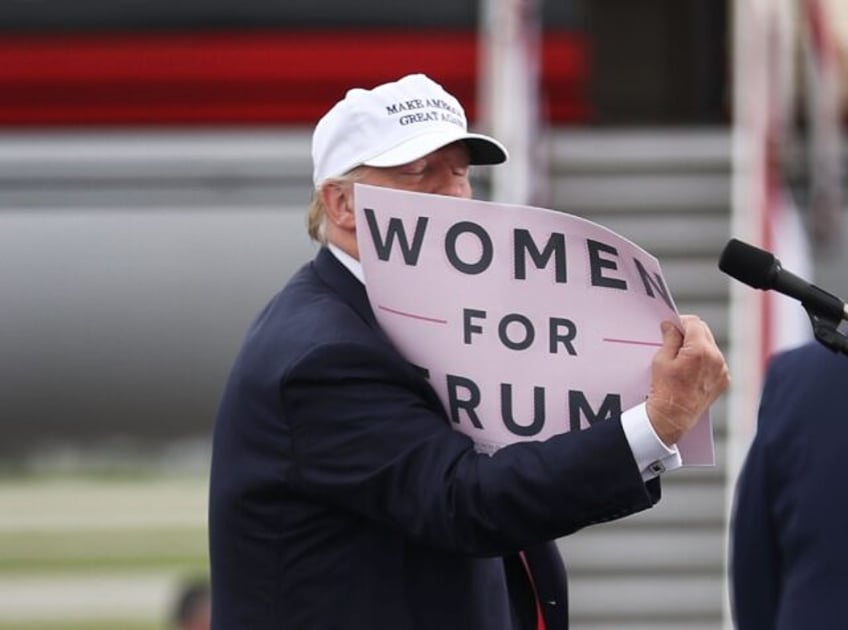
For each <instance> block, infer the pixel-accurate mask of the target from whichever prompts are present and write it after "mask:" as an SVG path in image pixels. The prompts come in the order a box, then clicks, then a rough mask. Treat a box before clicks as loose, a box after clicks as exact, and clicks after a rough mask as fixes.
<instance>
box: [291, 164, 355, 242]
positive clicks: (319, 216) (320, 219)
mask: <svg viewBox="0 0 848 630" xmlns="http://www.w3.org/2000/svg"><path fill="white" fill-rule="evenodd" d="M364 175H365V169H364V167H362V166H357V167H354V168H353V169H351V170H350V171H348V172H347V173H345V174H344V175H340V176H339V177H328V178H327V179H325V180H324V181H323V182H321V183H320V184H319V185H318V186H316V188H315V190H314V191H313V193H312V201H311V202H310V204H309V210H308V211H307V213H306V231H307V232H308V233H309V238H311V239H312V240H313V241H316V242H318V243H321V244H322V245H326V244H327V209H326V208H325V207H324V199H323V198H322V195H321V191H322V189H323V188H324V186H327V185H337V184H352V183H353V182H358V181H360V180H361V179H362V177H363V176H364Z"/></svg>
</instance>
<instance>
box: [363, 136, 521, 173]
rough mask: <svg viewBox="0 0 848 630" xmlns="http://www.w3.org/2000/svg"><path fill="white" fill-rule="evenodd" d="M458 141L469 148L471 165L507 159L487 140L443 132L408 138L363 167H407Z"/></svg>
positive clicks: (501, 149)
mask: <svg viewBox="0 0 848 630" xmlns="http://www.w3.org/2000/svg"><path fill="white" fill-rule="evenodd" d="M458 141H462V142H465V144H466V145H467V146H468V155H469V161H470V163H471V164H481V165H482V164H502V163H504V162H506V161H507V159H508V158H509V154H508V153H507V151H506V147H504V146H503V145H502V144H501V143H500V142H498V141H497V140H495V139H494V138H490V137H489V136H484V135H482V134H478V133H445V132H444V131H438V132H430V133H425V134H421V135H418V136H415V137H414V138H410V139H408V140H406V141H405V142H403V143H401V144H399V145H398V146H396V147H392V148H391V149H389V150H388V151H383V152H382V153H380V154H379V155H376V156H374V157H372V158H370V159H368V160H365V161H364V162H363V164H365V165H366V166H377V167H389V166H400V165H401V164H409V163H410V162H414V161H415V160H418V159H420V158H422V157H424V156H425V155H428V154H429V153H432V152H433V151H437V150H439V149H441V148H442V147H446V146H447V145H449V144H453V143H454V142H458Z"/></svg>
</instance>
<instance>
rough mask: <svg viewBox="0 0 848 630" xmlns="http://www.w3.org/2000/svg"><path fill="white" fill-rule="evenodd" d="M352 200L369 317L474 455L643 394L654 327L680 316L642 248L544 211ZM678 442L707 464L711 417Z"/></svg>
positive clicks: (367, 197) (460, 202)
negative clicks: (418, 373) (423, 379)
mask: <svg viewBox="0 0 848 630" xmlns="http://www.w3.org/2000/svg"><path fill="white" fill-rule="evenodd" d="M354 197H355V200H356V225H357V239H358V244H359V255H360V260H361V262H362V268H363V273H364V275H365V280H366V287H367V290H368V297H369V300H370V302H371V306H372V308H373V309H374V313H375V314H376V316H377V320H378V321H379V323H380V326H381V327H382V328H383V330H384V331H385V332H386V334H387V335H388V337H389V338H390V339H391V340H392V343H394V344H395V346H396V347H397V349H398V350H399V351H400V352H401V354H403V355H404V357H405V358H406V359H407V360H409V361H410V362H411V363H413V364H415V365H417V366H419V367H422V368H425V369H426V370H427V371H428V373H429V376H428V378H429V380H430V382H431V384H432V386H433V388H434V389H435V390H436V392H437V393H438V395H439V397H440V399H441V401H442V404H443V405H444V406H445V409H446V410H447V413H448V415H449V417H450V418H451V420H452V422H453V426H454V428H455V429H457V430H458V431H461V432H463V433H465V434H467V435H468V436H470V437H471V438H472V439H473V440H474V442H475V445H476V447H477V449H478V450H480V451H482V452H488V453H492V452H494V451H496V450H497V449H498V448H500V447H501V446H504V445H506V444H511V443H513V442H516V441H519V440H544V439H546V438H549V437H551V436H552V435H556V434H559V433H564V432H566V431H575V430H582V429H585V428H587V427H588V426H590V424H592V423H594V422H599V421H602V420H604V419H606V418H609V417H615V416H618V415H619V414H620V413H621V412H622V411H624V410H626V409H629V408H631V407H634V406H636V405H637V404H639V403H641V402H642V401H644V400H645V396H646V394H647V390H648V386H649V380H650V363H651V358H652V357H653V355H654V353H655V352H656V350H657V348H659V346H660V344H661V333H660V322H661V321H662V320H664V319H667V320H672V321H679V318H678V315H677V309H676V307H675V306H674V301H673V300H672V297H671V295H670V293H669V292H668V290H667V288H666V283H665V280H664V279H663V276H662V271H661V270H660V266H659V263H658V262H657V260H656V259H655V258H654V257H653V256H651V255H650V254H648V253H647V252H645V251H644V250H643V249H641V248H639V247H637V246H636V245H634V244H633V243H631V242H630V241H628V240H627V239H625V238H623V237H621V236H619V235H618V234H616V233H614V232H612V231H610V230H608V229H606V228H604V227H602V226H600V225H597V224H596V223H592V222H591V221H587V220H585V219H581V218H579V217H575V216H573V215H569V214H565V213H562V212H556V211H553V210H545V209H541V208H531V207H525V206H515V205H506V204H497V203H491V202H484V201H474V200H466V199H457V198H454V197H443V196H439V195H425V194H421V193H410V192H403V191H398V190H393V189H389V188H378V187H374V186H365V185H361V184H357V185H356V187H355V192H354ZM679 448H680V453H681V456H682V459H683V462H684V464H686V465H712V464H713V463H714V449H713V434H712V426H711V422H710V418H709V414H708V413H707V414H705V415H704V417H703V418H702V419H701V421H700V422H699V423H698V426H697V427H696V428H695V429H694V430H693V431H691V432H690V433H689V434H688V435H687V436H686V438H685V439H684V440H683V441H682V442H681V443H680V444H679Z"/></svg>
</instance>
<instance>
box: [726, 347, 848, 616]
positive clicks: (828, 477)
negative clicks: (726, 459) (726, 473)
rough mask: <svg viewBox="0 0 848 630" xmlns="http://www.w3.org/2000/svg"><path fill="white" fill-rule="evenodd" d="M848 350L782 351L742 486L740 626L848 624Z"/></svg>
mask: <svg viewBox="0 0 848 630" xmlns="http://www.w3.org/2000/svg"><path fill="white" fill-rule="evenodd" d="M846 458H848V357H846V356H844V355H839V354H834V353H833V352H831V351H830V350H828V349H826V348H825V347H823V346H821V345H819V344H818V343H809V344H807V345H804V346H801V347H800V348H796V349H793V350H790V351H788V352H785V353H782V354H779V355H777V356H776V357H775V358H774V359H773V360H772V362H771V363H770V365H769V369H768V372H767V374H766V380H765V385H764V387H763V392H762V398H761V401H760V410H759V416H758V424H757V434H756V436H755V437H754V440H753V442H752V444H751V448H750V450H749V451H748V455H747V458H746V461H745V466H744V468H743V470H742V473H741V475H740V477H739V481H738V486H737V489H736V508H735V513H734V519H733V528H732V592H733V608H734V613H735V617H736V621H737V624H738V628H739V630H762V629H763V628H769V629H775V630H789V629H793V630H794V629H795V628H848V620H846V614H845V613H846V610H848V599H846V598H848V483H846V482H845V474H844V469H845V461H846Z"/></svg>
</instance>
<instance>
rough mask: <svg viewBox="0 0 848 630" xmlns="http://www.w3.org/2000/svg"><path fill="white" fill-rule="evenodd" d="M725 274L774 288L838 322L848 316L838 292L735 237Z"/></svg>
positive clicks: (723, 264)
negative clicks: (793, 270) (808, 279)
mask: <svg viewBox="0 0 848 630" xmlns="http://www.w3.org/2000/svg"><path fill="white" fill-rule="evenodd" d="M718 268H719V269H721V270H722V271H723V272H724V273H726V274H727V275H729V276H731V277H732V278H736V279H737V280H739V281H740V282H744V283H745V284H747V285H748V286H750V287H753V288H755V289H762V290H763V291H766V290H769V289H773V290H774V291H777V292H778V293H782V294H784V295H788V296H789V297H791V298H794V299H796V300H798V301H799V302H801V304H802V305H803V306H804V308H805V309H807V312H808V313H810V315H811V316H812V315H816V316H818V317H823V318H825V319H828V320H831V321H832V322H833V323H834V324H838V323H839V322H840V321H841V320H843V319H848V306H846V304H845V303H844V302H843V301H842V300H840V299H839V298H838V297H836V296H835V295H831V294H830V293H828V292H827V291H824V290H823V289H820V288H819V287H817V286H816V285H814V284H810V283H809V282H807V281H806V280H804V279H803V278H799V277H798V276H796V275H795V274H793V273H790V272H788V271H786V270H785V269H784V268H783V267H782V266H781V264H780V261H779V260H778V259H777V258H775V256H774V254H772V253H771V252H767V251H766V250H764V249H760V248H759V247H754V246H753V245H749V244H748V243H744V242H742V241H740V240H737V239H735V238H732V239H730V241H728V243H727V245H725V246H724V251H722V253H721V257H720V258H719V261H718Z"/></svg>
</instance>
